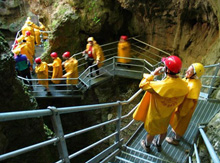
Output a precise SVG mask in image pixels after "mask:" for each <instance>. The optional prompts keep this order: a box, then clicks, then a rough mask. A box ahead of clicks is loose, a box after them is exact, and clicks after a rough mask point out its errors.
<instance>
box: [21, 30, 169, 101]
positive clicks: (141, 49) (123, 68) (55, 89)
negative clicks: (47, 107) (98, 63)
mask: <svg viewBox="0 0 220 163" xmlns="http://www.w3.org/2000/svg"><path fill="white" fill-rule="evenodd" d="M17 36H19V35H18V34H17ZM129 41H130V43H131V58H124V59H129V60H131V62H129V63H127V64H124V63H118V62H117V59H118V58H120V57H117V44H118V41H115V42H111V43H108V44H104V45H101V47H102V49H103V52H104V55H105V58H106V60H105V61H104V65H103V66H102V67H101V68H100V69H99V70H100V75H98V76H97V75H95V76H94V77H90V68H92V67H94V65H93V66H91V67H89V68H85V67H86V62H85V60H84V57H83V56H82V52H79V53H76V54H74V55H73V57H75V58H76V59H77V60H78V63H79V64H78V71H79V77H78V78H75V79H78V81H79V83H78V84H77V85H67V84H66V79H65V78H60V79H59V80H61V84H49V88H50V92H51V94H46V92H45V91H44V87H43V86H42V85H39V84H37V81H39V80H38V79H36V75H32V79H31V80H29V79H25V78H22V77H19V78H20V79H21V80H23V81H24V80H26V81H27V82H29V81H32V83H33V90H31V91H30V92H31V94H32V95H33V96H35V97H36V98H69V97H74V98H79V97H82V96H83V93H84V92H85V91H86V90H87V89H89V88H90V87H92V86H95V85H98V84H100V83H102V82H105V81H107V80H109V79H110V78H112V77H114V76H119V77H125V78H133V79H141V78H142V75H143V73H145V72H150V71H151V70H152V69H154V68H155V67H156V66H158V63H159V62H160V60H161V58H162V57H165V56H168V55H169V54H168V53H166V52H164V51H162V50H160V49H158V48H156V47H153V46H151V45H149V44H147V43H145V42H143V41H141V40H138V39H137V38H135V37H132V38H130V40H129ZM43 51H44V50H43V47H39V46H37V47H36V54H35V56H36V57H39V56H40V55H41V54H42V53H43ZM151 51H154V52H151ZM155 51H157V52H155ZM150 55H151V57H149V56H150ZM137 56H138V57H140V58H141V59H138V58H137ZM51 73H52V71H49V76H51V75H50V74H51ZM92 74H95V71H93V72H92ZM44 80H48V81H49V83H51V82H50V80H51V79H44ZM70 80H74V78H72V79H70ZM27 86H28V87H29V85H27Z"/></svg>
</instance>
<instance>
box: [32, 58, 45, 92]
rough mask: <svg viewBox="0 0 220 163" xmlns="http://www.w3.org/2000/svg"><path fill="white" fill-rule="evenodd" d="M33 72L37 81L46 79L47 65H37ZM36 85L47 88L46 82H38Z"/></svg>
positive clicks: (42, 63) (43, 63)
mask: <svg viewBox="0 0 220 163" xmlns="http://www.w3.org/2000/svg"><path fill="white" fill-rule="evenodd" d="M35 72H36V74H37V78H38V79H48V66H47V63H46V62H41V64H39V65H38V64H37V66H36V67H35ZM38 83H39V84H42V85H43V86H45V87H46V88H48V80H39V81H38Z"/></svg>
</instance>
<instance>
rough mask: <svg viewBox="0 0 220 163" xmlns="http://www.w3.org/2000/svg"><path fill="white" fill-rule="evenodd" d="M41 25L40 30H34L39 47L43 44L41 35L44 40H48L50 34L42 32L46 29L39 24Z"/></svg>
mask: <svg viewBox="0 0 220 163" xmlns="http://www.w3.org/2000/svg"><path fill="white" fill-rule="evenodd" d="M39 23H40V27H39V29H37V28H34V33H35V41H36V44H37V45H41V44H42V42H41V36H40V35H42V37H43V39H44V40H46V39H47V38H48V33H44V32H42V31H46V27H45V26H44V25H43V24H42V23H41V22H39Z"/></svg>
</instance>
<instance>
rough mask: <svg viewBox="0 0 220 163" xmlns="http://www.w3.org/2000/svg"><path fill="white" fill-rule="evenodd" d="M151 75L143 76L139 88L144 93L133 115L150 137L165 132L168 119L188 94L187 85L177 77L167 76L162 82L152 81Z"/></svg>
mask: <svg viewBox="0 0 220 163" xmlns="http://www.w3.org/2000/svg"><path fill="white" fill-rule="evenodd" d="M153 78H154V77H153V75H148V74H144V78H143V79H142V81H141V83H140V85H139V87H140V88H142V89H143V90H145V91H146V93H145V94H144V96H143V98H142V100H141V102H140V104H139V106H138V108H137V109H136V111H135V112H134V114H133V118H134V119H135V120H137V121H142V122H144V128H145V129H146V131H147V132H148V133H149V134H150V135H157V134H163V133H166V132H167V128H168V125H169V122H170V117H171V115H172V113H173V111H174V110H175V108H176V107H177V106H179V105H180V104H181V103H182V101H183V100H184V97H185V95H186V94H187V93H188V89H187V83H186V82H184V81H183V80H181V79H180V78H179V77H177V78H171V77H169V76H167V78H166V79H164V80H162V81H152V80H153Z"/></svg>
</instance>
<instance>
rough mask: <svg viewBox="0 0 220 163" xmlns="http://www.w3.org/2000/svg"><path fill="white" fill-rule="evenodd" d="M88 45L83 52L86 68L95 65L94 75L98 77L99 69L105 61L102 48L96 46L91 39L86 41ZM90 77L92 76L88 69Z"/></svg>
mask: <svg viewBox="0 0 220 163" xmlns="http://www.w3.org/2000/svg"><path fill="white" fill-rule="evenodd" d="M87 42H88V44H87V45H86V50H85V51H84V52H83V55H85V56H86V57H85V59H86V61H87V65H88V66H92V65H93V64H95V66H94V68H95V71H96V74H97V75H99V68H100V67H101V66H102V65H103V61H104V60H105V57H104V54H103V51H102V48H101V47H100V46H99V44H97V42H96V41H95V40H94V38H93V37H89V38H88V39H87ZM90 73H91V74H90V75H91V76H93V75H92V68H91V69H90Z"/></svg>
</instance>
